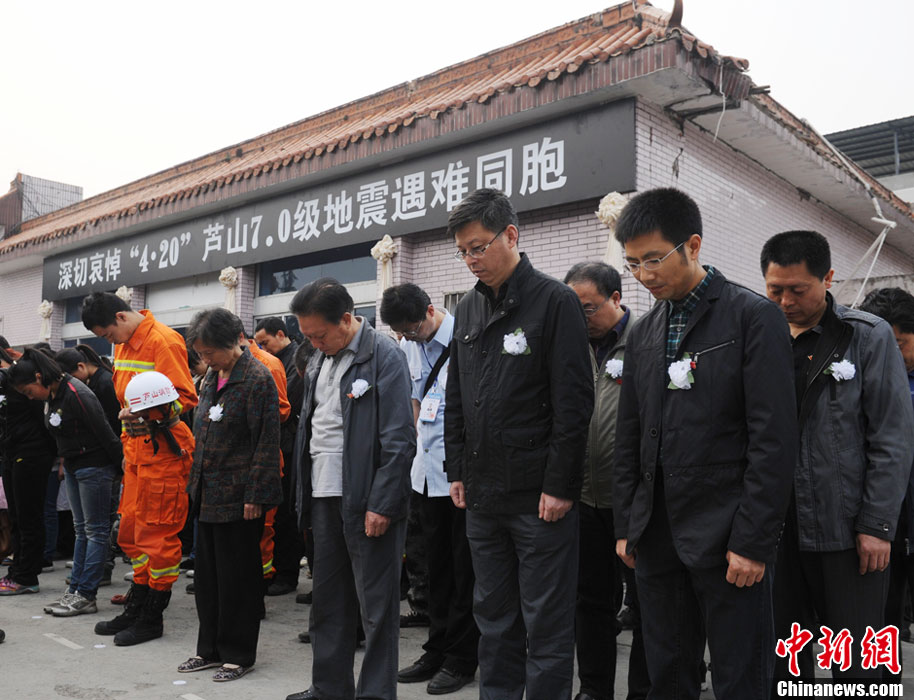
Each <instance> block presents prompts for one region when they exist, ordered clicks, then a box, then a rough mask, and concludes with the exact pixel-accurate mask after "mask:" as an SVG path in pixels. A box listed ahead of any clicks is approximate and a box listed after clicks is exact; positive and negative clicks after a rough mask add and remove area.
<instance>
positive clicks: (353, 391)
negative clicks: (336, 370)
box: [347, 379, 371, 399]
mask: <svg viewBox="0 0 914 700" xmlns="http://www.w3.org/2000/svg"><path fill="white" fill-rule="evenodd" d="M370 388H371V385H370V384H369V383H368V382H366V381H365V380H364V379H356V380H355V381H354V382H353V383H352V388H350V389H349V393H348V394H347V396H348V397H349V398H350V399H357V398H359V397H360V396H362V395H363V394H364V393H365V392H366V391H368V390H369V389H370Z"/></svg>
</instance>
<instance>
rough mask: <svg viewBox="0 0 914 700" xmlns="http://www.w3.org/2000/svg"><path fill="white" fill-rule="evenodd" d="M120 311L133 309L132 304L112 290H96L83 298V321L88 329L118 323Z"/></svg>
mask: <svg viewBox="0 0 914 700" xmlns="http://www.w3.org/2000/svg"><path fill="white" fill-rule="evenodd" d="M120 311H132V309H131V308H130V304H128V303H127V302H126V301H124V300H123V299H121V298H120V297H119V296H118V295H117V294H112V293H111V292H95V293H93V294H90V295H89V296H87V297H86V298H85V299H83V307H82V321H83V325H84V326H85V327H86V329H88V330H90V331H91V330H92V329H93V328H96V327H97V326H101V327H102V328H107V327H108V326H110V325H113V324H114V323H117V314H118V312H120Z"/></svg>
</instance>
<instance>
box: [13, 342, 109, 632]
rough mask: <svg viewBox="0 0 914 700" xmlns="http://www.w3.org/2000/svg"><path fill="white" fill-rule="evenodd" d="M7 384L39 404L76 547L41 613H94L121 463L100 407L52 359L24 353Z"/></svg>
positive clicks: (14, 366) (82, 387)
mask: <svg viewBox="0 0 914 700" xmlns="http://www.w3.org/2000/svg"><path fill="white" fill-rule="evenodd" d="M9 382H10V384H11V385H12V386H13V387H14V388H15V389H16V390H17V391H19V392H21V393H23V394H25V395H26V396H28V397H29V398H30V399H33V400H34V401H44V402H45V405H44V420H45V424H46V425H47V427H48V431H49V432H50V433H51V435H52V436H53V438H54V440H55V442H56V443H57V452H58V454H59V455H60V457H61V458H63V461H64V468H65V470H66V476H65V478H66V485H67V496H68V497H69V499H70V507H71V508H72V510H73V527H74V530H75V531H76V545H75V547H74V550H73V569H72V571H71V573H70V588H69V590H68V591H67V593H66V594H64V596H63V597H62V598H61V599H60V600H59V601H57V602H56V603H54V604H52V605H51V606H49V607H47V608H45V612H48V613H50V614H52V615H55V616H57V617H70V616H73V615H82V614H86V613H94V612H97V608H96V603H95V596H96V592H97V590H98V584H99V582H100V581H101V578H102V572H103V570H104V563H105V558H106V554H107V550H108V534H109V526H110V523H109V513H110V510H111V482H112V481H113V479H114V475H115V472H116V466H115V465H117V464H119V463H120V462H121V460H122V459H123V455H122V452H121V441H120V440H119V439H118V437H117V436H116V435H115V434H114V432H113V431H112V430H111V426H110V425H109V423H108V421H107V419H106V417H105V413H104V411H103V410H102V406H101V403H100V402H99V400H98V398H97V397H96V396H95V394H94V393H92V391H91V390H90V389H89V388H88V387H87V386H86V385H85V384H83V383H82V382H79V381H76V380H74V379H73V377H71V376H70V375H69V374H66V373H65V372H63V371H62V370H61V369H60V365H58V364H57V362H56V361H55V360H53V359H52V358H50V357H48V356H47V355H44V354H42V353H40V352H37V351H35V350H31V349H29V350H26V351H25V353H24V354H23V356H22V359H21V360H19V361H18V362H16V364H15V365H13V366H12V367H11V368H10V370H9Z"/></svg>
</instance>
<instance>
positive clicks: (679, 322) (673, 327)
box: [666, 265, 714, 365]
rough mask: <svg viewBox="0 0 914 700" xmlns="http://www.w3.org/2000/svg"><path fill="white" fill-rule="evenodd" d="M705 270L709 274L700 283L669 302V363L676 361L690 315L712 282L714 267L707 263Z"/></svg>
mask: <svg viewBox="0 0 914 700" xmlns="http://www.w3.org/2000/svg"><path fill="white" fill-rule="evenodd" d="M705 270H706V271H707V273H708V274H706V275H705V278H704V279H703V280H702V281H701V282H699V283H698V285H697V286H696V287H695V289H693V290H692V291H691V292H689V293H688V294H686V295H685V297H683V298H682V299H680V300H679V301H671V302H668V303H669V305H670V319H669V325H668V326H667V335H666V363H667V365H669V364H672V363H673V362H675V361H676V356H677V355H678V354H679V345H680V344H681V343H682V336H683V334H684V333H685V328H686V325H687V324H688V323H689V317H690V316H691V315H692V312H693V311H694V310H695V307H696V306H698V302H700V301H701V298H702V297H703V296H704V295H705V291H707V289H708V287H709V286H710V284H711V279H712V278H713V277H714V268H713V267H711V266H710V265H705Z"/></svg>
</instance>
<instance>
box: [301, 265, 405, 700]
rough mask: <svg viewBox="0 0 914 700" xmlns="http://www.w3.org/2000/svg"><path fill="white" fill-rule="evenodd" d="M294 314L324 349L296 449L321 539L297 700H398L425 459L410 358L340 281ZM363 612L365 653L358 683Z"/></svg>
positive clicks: (311, 294)
mask: <svg viewBox="0 0 914 700" xmlns="http://www.w3.org/2000/svg"><path fill="white" fill-rule="evenodd" d="M290 308H291V311H292V313H293V314H295V316H296V317H297V318H298V322H299V325H300V327H301V331H302V334H303V335H304V336H305V337H306V338H307V339H308V340H309V341H311V343H312V344H313V345H314V347H315V348H316V350H317V351H318V352H316V353H314V355H313V356H312V358H311V360H310V361H309V363H308V368H307V382H306V386H305V392H304V400H303V403H302V416H301V421H300V423H299V431H298V436H297V438H296V449H295V470H296V474H297V477H298V479H297V489H296V504H297V506H298V512H299V515H300V518H301V520H302V524H305V525H307V524H308V523H310V525H311V527H312V531H313V533H314V551H315V559H316V560H317V561H318V562H320V565H319V566H316V567H315V568H314V583H313V589H312V592H313V600H314V604H313V608H312V613H313V614H312V619H311V630H310V631H311V643H312V647H313V651H314V658H313V665H312V672H311V679H312V686H311V687H310V688H308V689H307V690H305V691H302V692H300V693H293V694H291V695H289V696H288V698H287V700H315V699H321V698H324V699H329V698H333V699H336V698H342V699H344V700H353V698H355V697H360V698H362V697H365V698H368V697H370V698H378V699H379V700H394V699H395V698H396V697H397V662H398V644H399V640H400V615H399V613H400V564H401V557H402V554H403V543H404V540H405V538H406V513H407V504H408V502H409V491H410V481H409V470H410V466H411V465H412V461H413V457H414V455H415V452H416V429H415V427H414V426H413V411H412V405H411V404H410V395H411V387H410V378H409V367H408V365H407V363H406V357H405V356H404V354H403V353H402V352H401V351H400V349H399V348H398V347H397V345H396V343H395V342H394V341H393V340H392V339H391V338H388V337H387V336H385V335H382V334H380V333H377V332H376V331H375V330H374V328H372V327H371V326H370V325H369V324H368V323H367V322H366V321H365V319H363V318H361V317H358V316H355V315H354V308H353V303H352V297H350V296H349V293H348V292H347V291H346V288H345V287H344V286H343V285H341V284H340V283H339V282H337V281H336V280H334V279H331V278H322V279H319V280H316V281H314V282H312V283H311V284H310V285H308V286H307V287H304V288H303V289H301V290H300V291H299V292H298V293H297V294H296V295H295V297H294V298H293V299H292V303H291V305H290ZM360 609H361V614H362V623H363V625H364V628H365V657H364V659H363V661H362V670H361V674H360V676H359V683H358V688H357V689H356V687H355V684H354V681H353V669H352V664H353V658H354V655H355V648H356V625H357V621H358V615H359V611H360Z"/></svg>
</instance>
